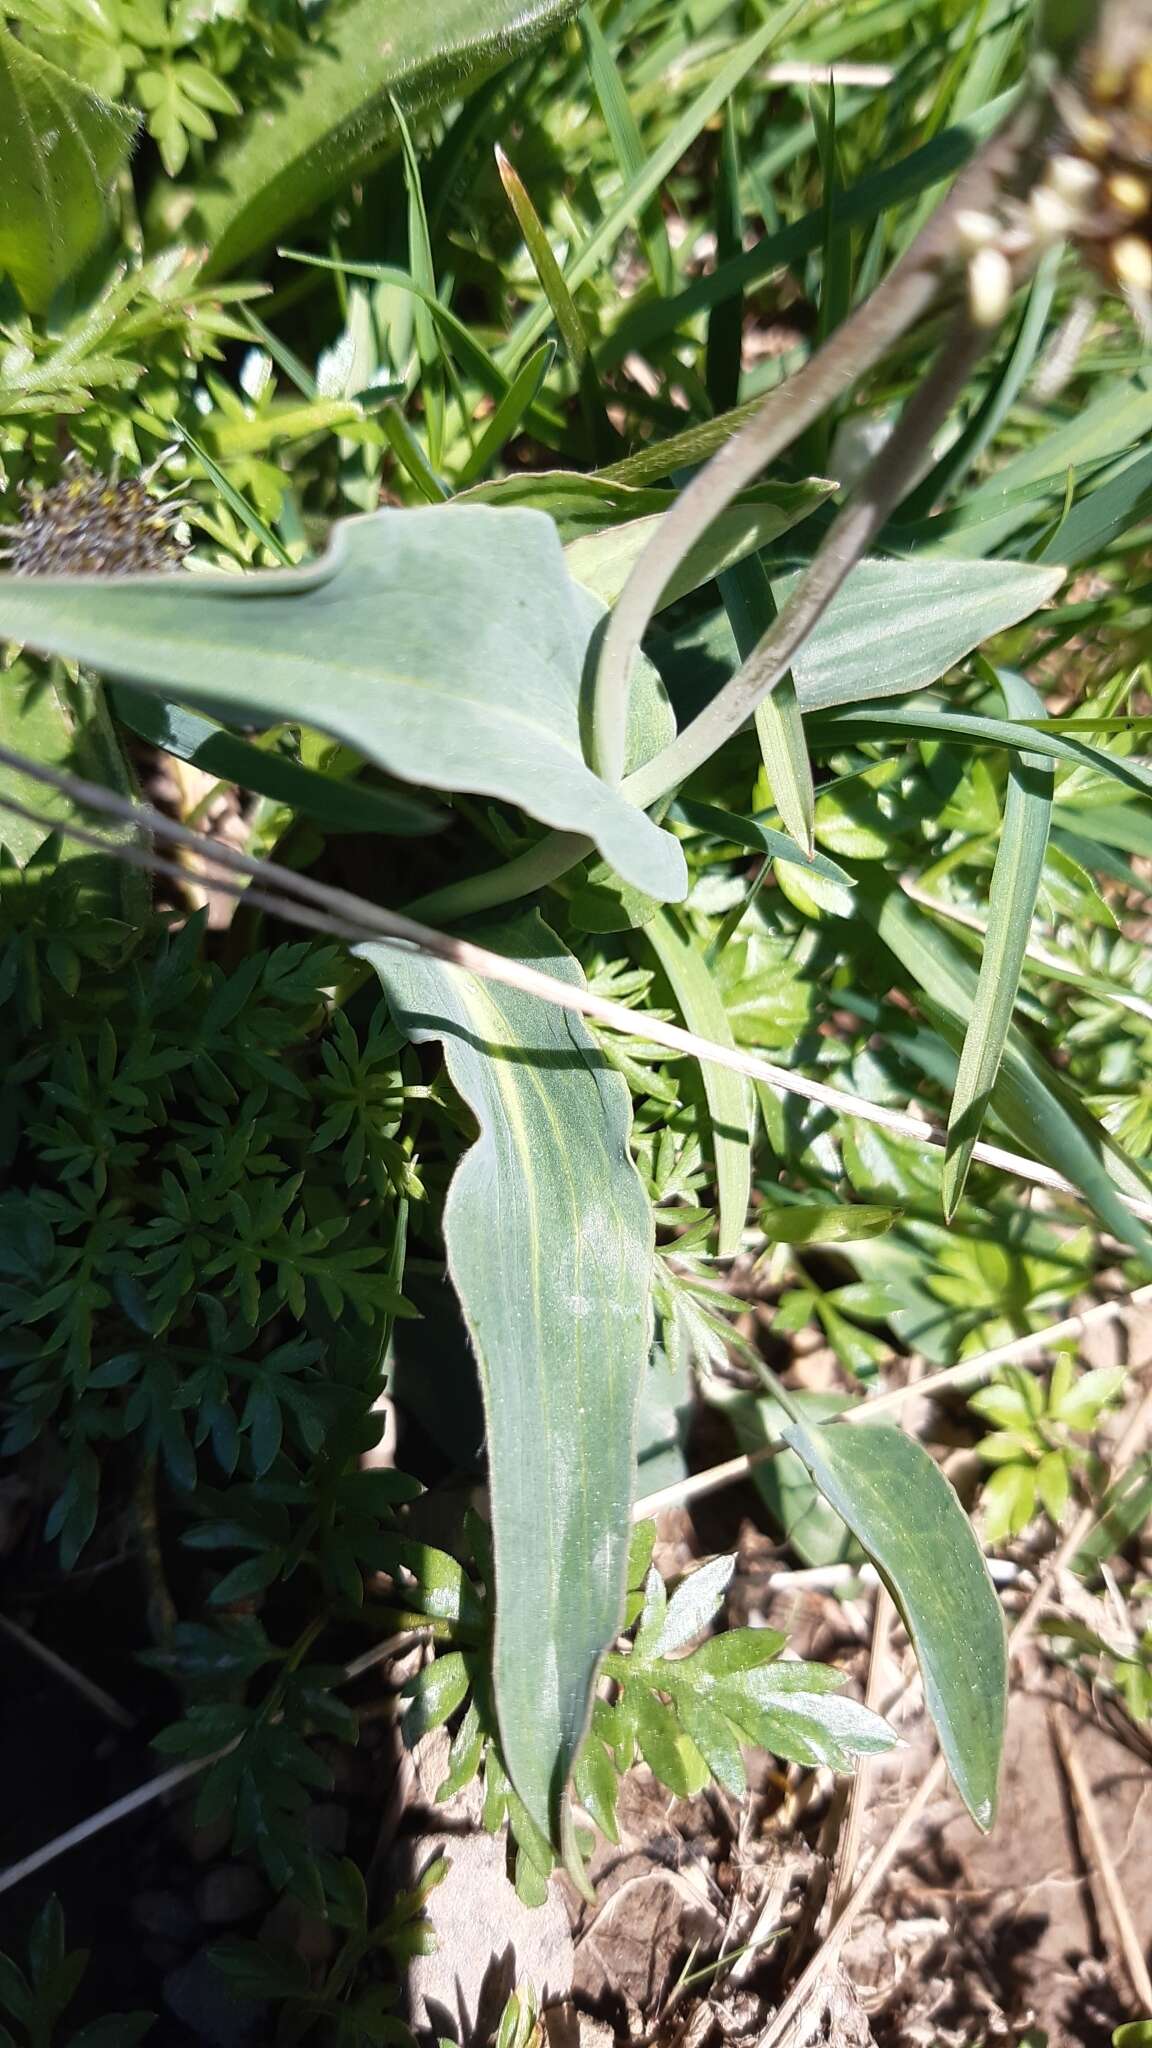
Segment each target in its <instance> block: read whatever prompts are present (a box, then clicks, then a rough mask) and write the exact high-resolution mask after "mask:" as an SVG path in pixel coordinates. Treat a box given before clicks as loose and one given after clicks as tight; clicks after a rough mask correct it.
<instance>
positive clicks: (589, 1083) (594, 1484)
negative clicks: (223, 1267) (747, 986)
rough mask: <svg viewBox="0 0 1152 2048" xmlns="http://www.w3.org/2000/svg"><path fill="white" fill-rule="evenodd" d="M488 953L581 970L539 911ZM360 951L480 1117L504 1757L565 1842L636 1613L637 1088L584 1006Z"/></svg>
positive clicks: (461, 1206)
mask: <svg viewBox="0 0 1152 2048" xmlns="http://www.w3.org/2000/svg"><path fill="white" fill-rule="evenodd" d="M485 943H487V944H488V945H490V946H494V947H496V948H497V949H498V950H499V951H501V952H504V953H506V954H509V955H511V956H512V957H515V958H517V959H522V960H527V961H529V962H531V963H532V964H533V965H534V966H536V967H539V968H542V969H543V970H544V971H545V972H546V973H549V974H553V975H557V976H559V977H560V978H561V979H563V980H567V981H571V982H573V983H577V982H578V981H579V979H580V974H579V969H578V968H577V966H576V963H575V962H574V961H573V959H572V958H571V956H570V955H569V954H567V953H566V952H565V951H564V948H563V947H562V946H561V944H560V942H559V940H558V939H557V938H556V937H555V936H554V934H553V933H552V932H550V931H549V930H548V928H547V926H546V925H544V924H543V923H541V922H540V920H539V919H538V918H536V917H534V916H533V917H530V918H526V919H523V920H521V921H519V922H517V923H516V924H513V925H509V926H506V927H503V928H500V929H496V930H492V931H489V932H487V933H486V934H485ZM359 950H360V952H361V954H362V956H363V957H364V958H366V959H368V960H370V961H371V963H372V965H373V966H374V967H375V969H376V971H377V973H378V974H379V976H380V979H381V981H382V982H383V984H384V987H385V990H386V992H387V994H388V997H389V1000H390V1002H391V1003H392V1006H393V1009H394V1010H395V1013H396V1016H397V1019H398V1021H399V1022H400V1023H401V1024H402V1026H403V1028H404V1029H405V1031H407V1032H408V1034H409V1036H410V1037H411V1038H412V1039H413V1040H414V1041H416V1042H418V1043H419V1042H423V1041H425V1040H428V1039H439V1040H441V1041H442V1043H443V1046H444V1053H445V1059H446V1062H447V1066H448V1071H449V1074H450V1075H451V1078H452V1080H453V1082H454V1084H455V1086H456V1087H457V1089H458V1090H459V1092H460V1094H461V1095H462V1096H463V1097H464V1099H465V1101H466V1102H467V1103H468V1104H469V1106H470V1108H471V1109H472V1110H473V1112H474V1113H475V1115H476V1117H477V1119H478V1122H479V1125H480V1136H479V1139H478V1141H477V1143H476V1144H475V1145H474V1146H473V1147H472V1149H471V1150H470V1151H469V1152H467V1153H466V1154H465V1156H464V1159H463V1161H462V1163H461V1165H460V1166H459V1168H458V1169H457V1172H456V1175H455V1178H454V1180H453V1182H452V1185H451V1188H450V1190H449V1194H448V1198H447V1202H446V1205H445V1212H444V1232H445V1239H446V1243H447V1250H448V1267H449V1272H450V1274H451V1277H452V1280H453V1283H454V1285H455V1287H456V1290H457V1293H458V1294H459V1297H460V1301H461V1304H462V1306H463V1310H464V1315H465V1318H466V1320H467V1323H468V1326H469V1330H470V1332H471V1335H472V1341H473V1343H474V1345H475V1348H476V1354H477V1359H478V1363H479V1368H480V1376H481V1381H482V1385H483V1392H484V1406H485V1414H486V1420H487V1433H488V1462H489V1489H490V1498H491V1507H492V1533H493V1543H494V1550H495V1569H496V1622H495V1640H494V1647H493V1672H494V1683H495V1692H496V1707H497V1715H498V1719H499V1724H500V1735H501V1742H502V1746H503V1753H504V1756H505V1759H506V1761H507V1764H508V1769H509V1772H510V1774H511V1777H512V1781H513V1784H514V1785H515V1787H516V1790H517V1792H518V1793H519V1795H520V1797H521V1799H522V1800H523V1802H524V1805H525V1806H526V1807H527V1809H528V1812H529V1813H530V1815H531V1816H532V1818H533V1820H535V1821H536V1823H537V1824H538V1826H540V1827H541V1828H543V1829H544V1830H545V1831H546V1832H547V1833H548V1834H549V1836H550V1837H551V1839H552V1840H553V1841H554V1842H557V1843H558V1842H559V1839H560V1837H559V1830H560V1816H561V1806H562V1795H563V1791H564V1787H565V1784H566V1782H567V1779H568V1776H569V1773H570V1771H571V1769H572V1765H573V1762H574V1760H575V1756H576V1752H577V1750H578V1748H579V1745H580V1741H581V1738H582V1736H583V1734H584V1730H585V1726H586V1724H587V1719H588V1713H589V1708H590V1703H591V1698H592V1687H593V1684H594V1681H595V1677H596V1672H597V1670H598V1668H599V1663H600V1659H601V1657H602V1655H603V1653H604V1651H605V1649H606V1647H607V1646H608V1644H609V1643H610V1642H611V1640H612V1638H613V1636H614V1635H615V1633H616V1631H617V1630H618V1628H619V1626H620V1620H621V1614H622V1610H623V1601H624V1580H625V1568H626V1562H627V1557H628V1545H629V1504H630V1501H631V1496H632V1486H633V1482H634V1476H635V1465H634V1457H635V1450H634V1438H635V1419H636V1406H637V1400H638V1396H639V1391H640V1387H641V1383H642V1380H643V1376H644V1373H645V1371H646V1369H647V1360H648V1344H649V1295H650V1287H651V1273H652V1252H653V1243H654V1235H653V1224H652V1215H651V1211H650V1208H649V1205H648V1201H647V1197H646V1195H645V1193H644V1190H643V1187H642V1184H641V1182H640V1178H639V1176H638V1174H637V1172H636V1170H635V1168H634V1166H633V1165H632V1162H631V1160H630V1158H629V1155H628V1134H629V1127H630V1116H631V1108H630V1102H629V1096H628V1090H627V1088H626V1086H625V1084H624V1082H623V1081H622V1079H621V1078H620V1076H619V1075H618V1074H616V1073H615V1072H614V1071H613V1070H612V1069H611V1068H610V1067H609V1066H608V1064H607V1062H606V1061H605V1060H604V1058H603V1056H602V1055H601V1053H600V1052H599V1050H598V1048H597V1047H596V1045H595V1042H594V1040H593V1039H592V1037H591V1035H590V1033H589V1032H588V1030H587V1029H586V1027H585V1025H584V1024H583V1023H582V1021H581V1020H580V1019H579V1018H578V1017H576V1016H574V1015H570V1014H568V1013H566V1012H564V1011H561V1010H558V1009H556V1008H554V1007H553V1006H552V1005H551V1004H547V1003H542V1002H540V1001H539V1000H537V999H536V998H535V997H531V996H526V995H522V994H520V993H518V992H517V991H515V990H513V989H509V988H505V987H502V986H500V985H499V984H497V983H495V982H482V981H480V980H478V979H477V978H476V977H475V976H473V975H469V974H463V973H461V972H459V971H458V970H456V969H453V968H450V967H445V966H442V965H441V964H440V963H438V962H435V961H432V960H424V959H417V958H415V957H414V956H408V955H405V954H403V953H401V952H399V951H397V950H396V949H395V948H389V947H384V946H377V945H370V946H364V947H361V948H360V949H359Z"/></svg>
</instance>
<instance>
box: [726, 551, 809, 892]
mask: <svg viewBox="0 0 1152 2048" xmlns="http://www.w3.org/2000/svg"><path fill="white" fill-rule="evenodd" d="M719 582H720V596H721V598H722V599H723V602H724V609H725V611H726V612H727V614H728V620H729V624H730V625H731V627H732V637H733V639H734V640H735V642H736V651H737V653H738V654H739V656H740V659H741V661H746V660H747V659H748V656H749V655H750V654H751V653H752V650H753V648H754V647H755V646H756V645H757V643H758V642H759V641H760V640H761V638H762V637H763V635H764V634H765V633H766V632H767V631H768V628H769V627H770V626H771V624H772V622H773V620H774V619H775V617H776V601H775V599H774V597H773V595H772V586H771V584H770V583H769V581H768V575H767V571H766V570H765V568H764V565H763V563H762V562H761V561H759V560H758V559H757V557H756V556H752V557H750V558H749V560H748V561H746V562H741V563H739V564H738V566H737V567H736V568H734V569H729V570H728V571H726V573H725V574H724V575H723V576H721V577H720V579H719ZM756 737H757V738H758V740H759V741H760V753H761V756H762V758H763V762H764V769H765V773H766V774H767V777H768V786H769V788H770V789H771V792H772V801H773V803H774V804H775V806H776V809H777V810H778V811H779V813H780V816H781V818H782V819H783V822H784V824H785V826H786V828H787V830H788V831H789V832H790V833H791V835H792V837H793V839H794V840H795V841H796V844H797V846H799V847H800V848H801V849H802V850H803V852H805V853H807V854H812V853H814V852H815V848H816V837H815V833H816V825H815V818H816V792H815V790H814V788H813V785H812V766H811V763H810V761H809V759H808V748H807V746H806V744H805V740H804V720H803V717H802V715H801V711H800V700H799V698H798V697H797V694H796V684H795V682H794V680H793V678H792V676H791V674H788V675H785V676H781V678H780V681H779V682H778V683H777V685H776V688H775V689H774V690H773V692H772V694H771V696H770V697H765V698H764V699H763V700H762V702H761V703H759V704H758V705H757V706H756Z"/></svg>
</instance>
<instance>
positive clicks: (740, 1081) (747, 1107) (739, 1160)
mask: <svg viewBox="0 0 1152 2048" xmlns="http://www.w3.org/2000/svg"><path fill="white" fill-rule="evenodd" d="M644 936H645V938H646V939H647V940H648V942H649V944H650V946H651V947H652V951H653V952H654V953H655V955H656V958H657V960H658V961H659V963H660V966H661V968H662V970H663V972H664V974H665V976H666V977H667V979H668V982H669V984H670V985H671V989H672V993H673V995H674V996H675V998H676V1001H677V1004H678V1005H679V1008H680V1014H681V1016H682V1017H683V1019H684V1022H685V1024H686V1025H687V1027H688V1029H689V1031H695V1032H696V1033H697V1035H698V1036H699V1037H701V1038H711V1039H714V1040H716V1041H717V1043H719V1044H720V1045H734V1044H735V1039H734V1038H733V1036H732V1027H731V1025H730V1024H729V1022H728V1014H727V1011H726V1010H725V1008H724V1003H723V1000H722V998H721V995H720V991H719V989H718V988H717V986H716V983H715V980H714V979H713V975H712V970H711V968H710V967H709V966H708V963H707V961H706V960H705V958H704V952H703V949H702V947H700V946H699V945H697V943H696V942H695V940H694V939H693V938H692V937H691V936H690V935H689V933H688V932H687V931H686V930H685V928H684V925H683V924H682V923H681V921H680V919H679V918H678V917H675V916H674V915H673V914H672V913H671V912H670V911H666V910H661V911H660V912H659V913H658V914H657V916H656V917H654V918H653V919H652V921H651V923H650V924H647V925H645V927H644ZM700 1074H701V1079H702V1081H703V1084H704V1095H705V1100H706V1101H707V1104H708V1117H709V1121H710V1123H711V1127H712V1146H713V1152H714V1155H715V1160H716V1190H717V1196H718V1199H719V1210H720V1217H719V1233H718V1238H719V1251H720V1255H721V1257H730V1256H731V1255H732V1253H734V1252H735V1251H737V1250H738V1249H739V1245H740V1238H741V1235H742V1232H743V1229H744V1224H745V1220H746V1218H747V1215H748V1203H749V1200H750V1199H751V1193H752V1114H753V1110H752V1091H751V1089H750V1088H749V1086H748V1083H747V1081H746V1080H745V1079H744V1076H743V1075H742V1074H734V1073H731V1072H730V1071H729V1069H728V1068H727V1067H716V1066H713V1065H712V1064H711V1062H710V1061H708V1062H702V1064H701V1068H700Z"/></svg>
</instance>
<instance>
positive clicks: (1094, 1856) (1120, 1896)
mask: <svg viewBox="0 0 1152 2048" xmlns="http://www.w3.org/2000/svg"><path fill="white" fill-rule="evenodd" d="M1048 1721H1049V1726H1050V1727H1051V1729H1052V1733H1053V1735H1054V1736H1055V1739H1056V1747H1057V1749H1058V1750H1059V1752H1060V1761H1061V1763H1062V1764H1063V1766H1064V1771H1065V1775H1066V1777H1067V1779H1068V1789H1069V1791H1070V1792H1071V1794H1072V1803H1073V1805H1074V1807H1075V1809H1076V1815H1077V1819H1078V1821H1079V1823H1080V1828H1081V1842H1082V1846H1083V1848H1084V1849H1085V1850H1086V1851H1087V1856H1086V1859H1085V1860H1086V1861H1087V1862H1088V1864H1089V1867H1090V1869H1091V1871H1092V1873H1093V1875H1094V1876H1095V1877H1096V1879H1097V1880H1098V1883H1099V1889H1100V1891H1101V1892H1102V1893H1103V1896H1104V1898H1105V1899H1106V1900H1107V1903H1108V1907H1109V1910H1110V1912H1111V1915H1112V1919H1113V1921H1114V1923H1115V1927H1116V1933H1117V1936H1118V1937H1119V1942H1120V1952H1121V1954H1122V1956H1123V1958H1124V1967H1125V1969H1126V1970H1127V1972H1128V1976H1129V1979H1130V1981H1131V1985H1132V1989H1133V1991H1134V1992H1135V1994H1136V2001H1137V2006H1138V2008H1139V2012H1140V2016H1141V2018H1144V2017H1146V2016H1152V1977H1150V1976H1149V1975H1148V1965H1147V1963H1146V1962H1145V1960H1144V1949H1143V1945H1142V1943H1141V1940H1140V1937H1139V1935H1138V1934H1137V1932H1136V1928H1135V1925H1134V1923H1133V1920H1132V1915H1131V1912H1130V1911H1129V1908H1128V1901H1127V1899H1126V1898H1125V1896H1124V1887H1123V1885H1122V1884H1121V1882H1120V1874H1119V1872H1118V1870H1117V1868H1116V1865H1115V1863H1114V1861H1113V1858H1112V1851H1111V1849H1110V1848H1109V1846H1108V1837H1107V1835H1106V1834H1105V1832H1104V1824H1103V1821H1102V1820H1101V1818H1100V1809H1099V1807H1098V1806H1097V1803H1096V1794H1095V1793H1094V1792H1093V1790H1092V1786H1091V1784H1090V1783H1089V1779H1088V1773H1087V1771H1086V1770H1085V1769H1084V1765H1083V1763H1082V1762H1081V1760H1080V1757H1079V1756H1078V1754H1077V1751H1076V1745H1075V1742H1074V1740H1073V1737H1072V1731H1071V1727H1070V1725H1069V1722H1068V1720H1067V1719H1066V1717H1065V1716H1064V1715H1063V1714H1061V1713H1058V1712H1055V1711H1051V1712H1050V1713H1049V1716H1048Z"/></svg>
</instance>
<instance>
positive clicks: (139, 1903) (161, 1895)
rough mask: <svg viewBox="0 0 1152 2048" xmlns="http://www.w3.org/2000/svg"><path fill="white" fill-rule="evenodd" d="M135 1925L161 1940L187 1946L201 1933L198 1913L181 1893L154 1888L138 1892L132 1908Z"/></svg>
mask: <svg viewBox="0 0 1152 2048" xmlns="http://www.w3.org/2000/svg"><path fill="white" fill-rule="evenodd" d="M129 1910H130V1912H131V1915H132V1925H133V1926H134V1927H138V1928H139V1929H140V1932H141V1934H150V1935H152V1936H153V1938H154V1939H155V1940H157V1941H174V1942H179V1943H180V1944H182V1945H183V1946H187V1945H188V1943H189V1942H192V1941H195V1939H196V1937H197V1935H198V1934H199V1932H200V1928H199V1924H198V1922H197V1919H196V1915H195V1913H194V1912H193V1910H192V1908H191V1906H190V1905H189V1903H188V1900H187V1899H185V1898H182V1897H181V1896H180V1893H179V1892H170V1891H161V1890H159V1889H152V1890H149V1891H142V1892H137V1894H136V1896H135V1898H134V1899H133V1901H132V1905H131V1907H130V1909H129Z"/></svg>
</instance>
